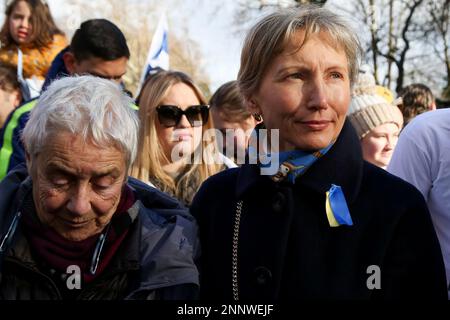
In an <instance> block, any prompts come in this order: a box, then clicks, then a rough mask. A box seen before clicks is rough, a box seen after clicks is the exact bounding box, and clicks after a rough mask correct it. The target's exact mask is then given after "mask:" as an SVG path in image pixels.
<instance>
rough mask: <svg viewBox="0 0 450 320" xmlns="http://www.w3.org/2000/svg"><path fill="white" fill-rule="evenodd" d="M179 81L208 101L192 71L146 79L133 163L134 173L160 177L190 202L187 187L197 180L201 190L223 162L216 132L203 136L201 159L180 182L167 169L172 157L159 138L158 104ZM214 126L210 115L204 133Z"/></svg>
mask: <svg viewBox="0 0 450 320" xmlns="http://www.w3.org/2000/svg"><path fill="white" fill-rule="evenodd" d="M177 83H184V84H186V85H187V86H189V87H190V88H191V89H192V90H193V91H194V93H195V95H196V96H197V98H198V100H199V101H200V103H201V104H206V100H205V98H204V97H203V94H202V93H201V91H200V89H199V88H198V87H197V86H196V85H195V84H194V82H193V81H192V79H191V78H190V77H189V76H188V75H186V74H184V73H182V72H178V71H160V72H158V73H157V74H155V75H151V76H150V77H149V78H148V79H147V81H146V82H145V84H144V86H143V88H142V91H141V93H140V95H139V97H138V103H139V119H140V120H141V126H140V130H139V142H138V156H137V158H136V161H135V162H134V165H133V166H132V169H131V174H130V175H131V176H133V177H135V178H137V179H139V180H142V181H145V182H152V180H153V181H155V180H156V181H157V182H158V184H159V185H158V186H159V187H162V189H163V191H165V192H169V193H171V194H173V195H175V196H176V197H177V198H178V199H180V200H183V201H184V202H185V203H186V202H187V203H189V202H190V201H191V200H192V199H186V195H185V190H186V189H187V188H188V187H189V185H190V184H191V183H192V182H193V181H195V182H198V183H197V185H196V186H195V189H196V190H195V191H197V189H198V188H199V187H200V184H201V183H202V182H203V181H204V180H206V179H207V178H208V177H210V176H212V175H214V174H216V173H217V172H219V171H220V170H221V168H222V166H221V165H220V164H216V163H215V162H214V155H215V153H217V146H216V141H215V136H214V135H212V136H210V137H211V139H210V140H208V141H203V139H202V142H201V147H202V159H201V163H200V164H192V165H190V166H191V167H190V168H188V170H187V172H186V173H184V174H183V176H182V177H181V178H180V179H179V180H178V182H176V181H175V180H174V179H173V178H172V177H171V176H170V175H168V174H167V173H166V172H165V171H164V170H163V163H164V162H166V161H169V159H167V157H166V156H165V154H164V152H163V148H162V144H161V142H160V141H159V139H158V134H157V131H156V126H155V122H156V121H158V117H157V112H156V108H157V107H158V106H159V105H160V103H161V101H162V100H163V99H164V98H165V97H166V95H167V93H168V91H169V89H170V88H171V87H172V86H173V85H175V84H177ZM211 128H213V125H212V119H211V117H209V120H208V122H207V123H205V124H203V127H202V134H204V133H205V131H206V130H208V129H211ZM209 133H211V131H209ZM194 153H195V152H194Z"/></svg>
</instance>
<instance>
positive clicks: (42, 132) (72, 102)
mask: <svg viewBox="0 0 450 320" xmlns="http://www.w3.org/2000/svg"><path fill="white" fill-rule="evenodd" d="M132 105H133V101H132V99H131V98H130V97H128V96H127V95H126V94H125V93H124V92H123V90H122V89H121V88H120V86H119V85H118V84H116V83H114V82H112V81H110V80H105V79H101V78H98V77H93V76H77V77H65V78H62V79H60V80H56V81H54V82H53V83H52V84H51V85H50V86H49V87H48V89H47V90H46V91H45V92H44V93H43V94H42V96H41V97H40V98H39V101H38V103H37V104H36V106H35V107H34V108H33V110H32V111H31V115H30V119H29V120H28V122H27V124H26V126H25V129H24V130H23V133H22V140H23V142H24V144H25V148H26V150H27V152H28V153H29V154H30V156H31V157H35V156H36V155H37V154H38V153H39V152H40V151H41V150H42V148H43V147H44V146H45V145H46V143H47V141H48V138H49V137H51V136H52V135H54V134H56V133H58V132H61V131H65V132H70V133H72V134H76V135H78V136H81V137H83V139H84V140H85V141H86V142H88V141H89V142H91V143H94V144H95V145H98V146H116V147H119V148H120V149H121V150H122V151H123V152H125V153H126V154H125V159H126V161H127V165H128V167H129V166H130V165H131V163H133V161H134V159H135V158H136V152H137V134H138V129H139V120H138V117H137V114H136V112H135V111H134V110H133V109H132Z"/></svg>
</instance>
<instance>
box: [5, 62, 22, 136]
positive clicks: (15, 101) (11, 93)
mask: <svg viewBox="0 0 450 320" xmlns="http://www.w3.org/2000/svg"><path fill="white" fill-rule="evenodd" d="M21 102H22V93H21V91H20V83H19V81H18V80H17V74H16V70H15V69H14V68H13V67H10V66H7V65H1V64H0V132H1V130H2V128H3V124H4V123H5V121H6V118H7V117H8V115H9V114H10V113H11V111H13V110H14V109H15V108H17V106H19V105H20V103H21Z"/></svg>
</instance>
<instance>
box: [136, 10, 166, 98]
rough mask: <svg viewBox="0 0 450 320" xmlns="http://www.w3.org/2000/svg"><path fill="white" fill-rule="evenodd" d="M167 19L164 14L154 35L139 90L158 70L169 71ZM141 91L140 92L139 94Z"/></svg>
mask: <svg viewBox="0 0 450 320" xmlns="http://www.w3.org/2000/svg"><path fill="white" fill-rule="evenodd" d="M167 38H168V24H167V17H166V15H165V14H162V16H161V18H160V19H159V22H158V26H157V28H156V31H155V33H154V34H153V38H152V43H151V45H150V49H149V51H148V54H147V60H146V62H145V66H144V68H143V70H142V75H141V81H140V83H139V88H142V85H143V84H144V81H145V79H146V78H147V77H148V76H149V75H150V74H152V73H153V72H155V71H157V70H161V69H163V70H169V45H168V41H167V40H168V39H167ZM139 91H140V89H139V90H138V92H139Z"/></svg>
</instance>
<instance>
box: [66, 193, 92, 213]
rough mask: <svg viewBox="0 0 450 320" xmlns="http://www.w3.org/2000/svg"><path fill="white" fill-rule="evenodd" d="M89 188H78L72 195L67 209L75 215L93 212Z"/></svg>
mask: <svg viewBox="0 0 450 320" xmlns="http://www.w3.org/2000/svg"><path fill="white" fill-rule="evenodd" d="M88 193H89V192H88V188H87V186H78V187H76V189H75V190H73V192H72V194H71V195H70V199H69V203H68V204H67V209H68V210H69V211H70V212H71V213H72V214H74V215H78V216H81V215H85V214H87V213H89V212H90V210H91V202H90V199H89V194H88Z"/></svg>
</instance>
